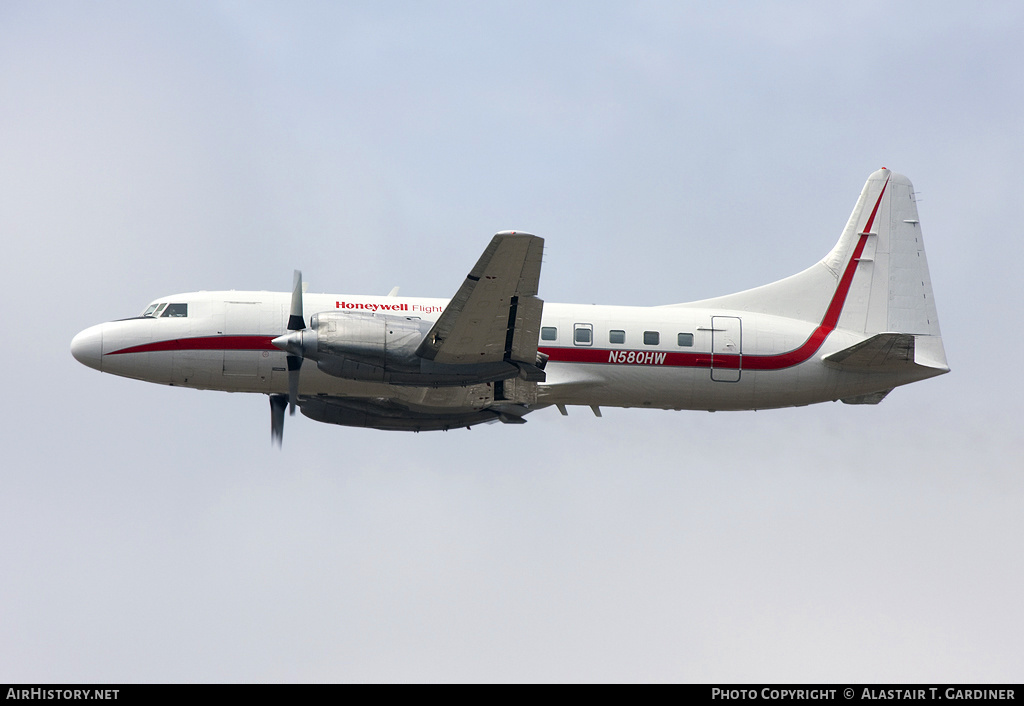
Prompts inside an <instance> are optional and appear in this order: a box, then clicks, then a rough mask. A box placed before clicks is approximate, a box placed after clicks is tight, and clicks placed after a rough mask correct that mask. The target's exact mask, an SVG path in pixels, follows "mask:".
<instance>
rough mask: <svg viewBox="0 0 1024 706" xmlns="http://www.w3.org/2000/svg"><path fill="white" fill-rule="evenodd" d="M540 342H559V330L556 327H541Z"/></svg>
mask: <svg viewBox="0 0 1024 706" xmlns="http://www.w3.org/2000/svg"><path fill="white" fill-rule="evenodd" d="M540 340H542V341H557V340H558V329H557V328H555V327H554V326H541V327H540Z"/></svg>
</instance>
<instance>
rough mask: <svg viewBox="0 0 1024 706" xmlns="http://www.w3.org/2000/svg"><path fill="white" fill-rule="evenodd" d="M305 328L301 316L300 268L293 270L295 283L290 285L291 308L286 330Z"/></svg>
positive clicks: (304, 322) (304, 321)
mask: <svg viewBox="0 0 1024 706" xmlns="http://www.w3.org/2000/svg"><path fill="white" fill-rule="evenodd" d="M304 328H306V320H305V319H303V318H302V270H295V284H294V286H293V287H292V308H291V311H290V313H289V316H288V330H289V331H301V330H302V329H304Z"/></svg>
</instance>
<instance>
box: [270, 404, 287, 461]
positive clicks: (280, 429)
mask: <svg viewBox="0 0 1024 706" xmlns="http://www.w3.org/2000/svg"><path fill="white" fill-rule="evenodd" d="M287 405H288V398H287V397H285V396H284V395H271V396H270V443H272V444H276V445H277V448H281V441H282V439H283V438H284V408H285V407H286V406H287Z"/></svg>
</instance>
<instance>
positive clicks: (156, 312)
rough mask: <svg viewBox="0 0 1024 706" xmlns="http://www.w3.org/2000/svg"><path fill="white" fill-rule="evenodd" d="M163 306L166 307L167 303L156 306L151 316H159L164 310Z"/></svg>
mask: <svg viewBox="0 0 1024 706" xmlns="http://www.w3.org/2000/svg"><path fill="white" fill-rule="evenodd" d="M165 306H167V302H164V303H163V304H160V305H158V306H157V308H156V311H155V312H153V316H160V312H162V311H163V310H164V307H165Z"/></svg>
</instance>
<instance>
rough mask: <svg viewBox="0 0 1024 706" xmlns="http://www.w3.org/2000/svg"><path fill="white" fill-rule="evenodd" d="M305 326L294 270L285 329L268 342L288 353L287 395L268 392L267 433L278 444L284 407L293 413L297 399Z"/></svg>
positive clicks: (298, 275)
mask: <svg viewBox="0 0 1024 706" xmlns="http://www.w3.org/2000/svg"><path fill="white" fill-rule="evenodd" d="M305 329H306V320H305V319H304V318H303V316H302V272H301V271H299V270H295V282H294V285H293V286H292V305H291V309H290V311H289V313H288V331H289V332H290V333H286V334H284V335H283V336H278V337H277V338H275V339H274V340H273V341H272V343H273V344H274V345H275V346H277V347H278V348H280V349H281V350H283V351H285V352H287V353H288V357H287V358H286V361H287V364H288V395H287V396H285V395H271V396H270V437H271V440H272V441H273V442H275V443H277V445H278V446H280V445H281V440H282V438H283V436H284V408H285V407H286V406H287V407H288V414H289V416H291V415H294V414H295V405H296V404H297V403H298V400H299V373H300V371H301V370H302V333H301V331H304V330H305Z"/></svg>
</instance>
